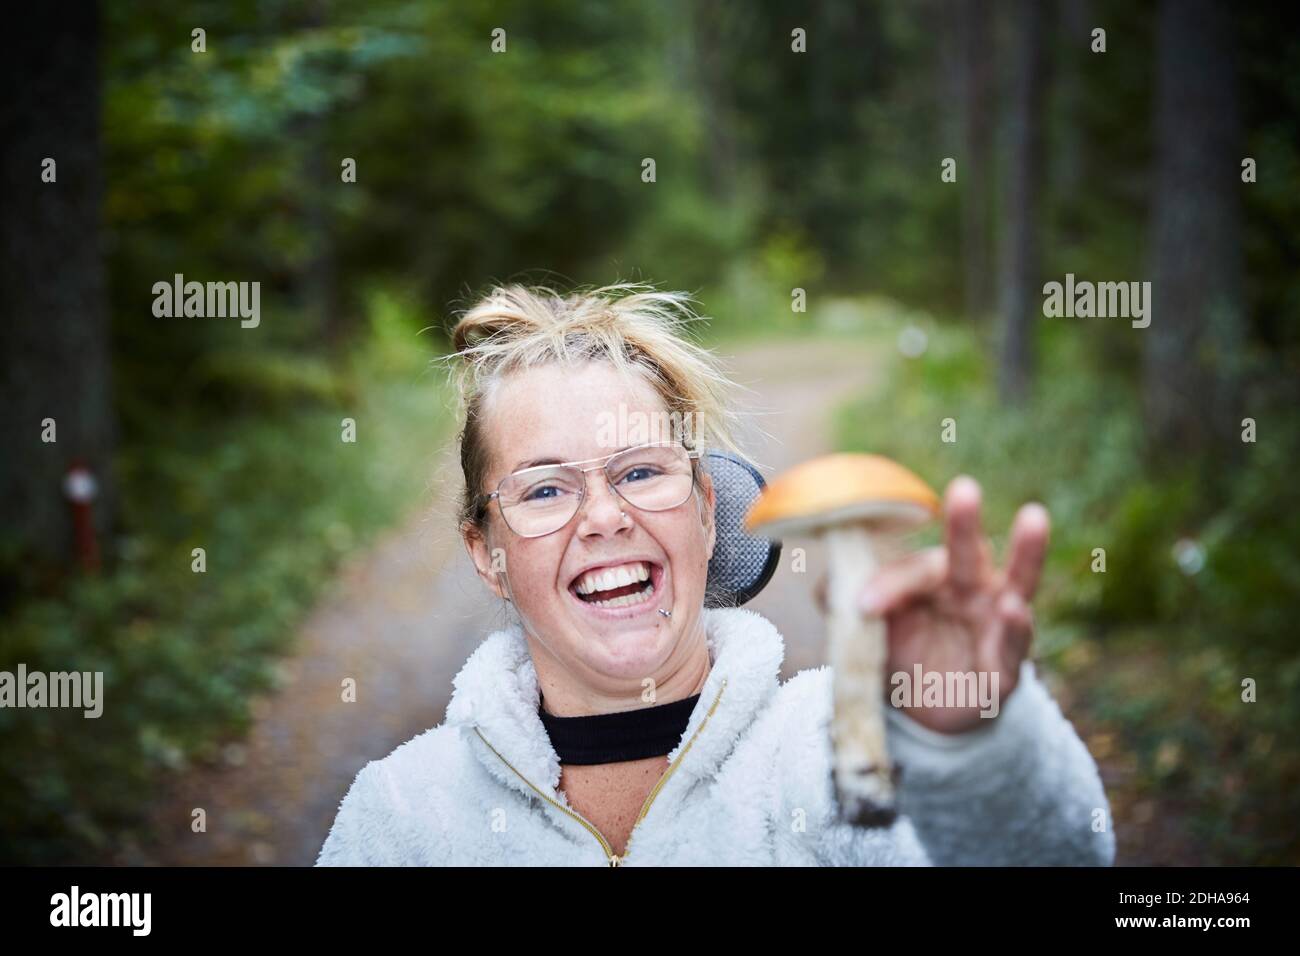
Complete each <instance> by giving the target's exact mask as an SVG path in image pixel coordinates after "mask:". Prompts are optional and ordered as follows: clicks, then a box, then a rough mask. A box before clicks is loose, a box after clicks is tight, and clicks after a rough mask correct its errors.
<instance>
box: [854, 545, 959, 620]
mask: <svg viewBox="0 0 1300 956" xmlns="http://www.w3.org/2000/svg"><path fill="white" fill-rule="evenodd" d="M947 575H948V552H947V551H946V550H944V548H942V547H933V548H925V549H923V550H921V551H914V552H912V553H911V554H909V555H907V556H905V557H902V558H899V559H898V560H897V561H894V562H892V563H890V564H887V565H885V566H884V567H882V568H881V569H880V570H879V571H877V572H876V574H875V576H874V577H872V579H871V580H870V581H869V582H867V585H866V587H865V588H863V590H862V593H861V595H859V598H858V609H859V610H860V611H862V613H863V614H868V615H872V616H876V615H881V614H888V613H889V612H890V611H892V610H894V609H895V608H898V607H901V606H902V605H904V604H906V603H907V602H909V601H911V600H913V599H915V598H917V597H921V596H923V595H926V594H930V593H932V592H933V591H935V590H936V589H937V588H938V587H939V586H940V585H941V584H943V583H944V579H945V578H946V577H947Z"/></svg>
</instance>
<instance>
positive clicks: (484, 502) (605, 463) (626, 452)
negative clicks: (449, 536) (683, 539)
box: [479, 441, 703, 538]
mask: <svg viewBox="0 0 1300 956" xmlns="http://www.w3.org/2000/svg"><path fill="white" fill-rule="evenodd" d="M669 447H679V448H682V449H683V450H684V451H685V453H686V458H687V459H688V460H689V461H690V462H691V482H690V484H688V485H687V486H686V494H684V495H683V496H682V498H681V500H680V501H674V502H673V503H672V504H669V505H664V506H663V507H661V508H645V507H643V506H641V505H637V504H635V503H633V502H632V501H630V500H629V499H628V497H627V496H626V495H625V494H624V493H623V492H622V491H621V490H620V489H619V487H618V485H617V483H616V482H615V481H614V480H613V478H612V476H611V473H610V472H611V469H610V465H612V464H613V463H614V462H616V461H617V460H619V459H620V458H625V457H627V456H631V455H635V454H636V453H638V452H643V451H644V450H645V449H647V448H669ZM702 455H703V452H702V451H700V450H699V449H694V450H692V449H690V448H686V446H685V445H684V444H683V443H682V442H679V441H661V442H647V443H646V444H644V445H635V446H633V447H632V448H624V449H623V450H622V451H616V452H614V453H613V454H610V455H605V456H603V457H601V458H588V459H585V460H584V461H566V462H561V463H559V464H554V465H536V466H534V467H532V468H523V469H520V470H519V471H515V472H511V473H510V474H508V475H506V476H505V477H504V478H502V479H501V481H500V482H498V483H497V490H496V491H493V492H490V493H488V494H484V495H480V496H479V513H480V514H484V513H486V511H487V507H488V504H489V503H490V502H491V501H492V499H494V498H495V499H497V508H498V510H499V511H500V512H501V519H502V520H503V521H504V522H505V524H506V527H507V528H509V529H510V531H511V532H512V533H513V534H516V535H519V537H521V538H542V537H545V536H546V535H548V534H555V532H557V531H559V530H560V529H561V528H563V527H564V526H565V525H567V524H568V523H569V522H570V521H572V520H573V519H574V516H575V515H577V514H578V513H579V512H580V511H582V504H583V502H584V501H586V500H587V472H589V471H597V470H603V471H604V472H605V483H606V484H607V485H608V486H609V487H610V488H611V489H612V490H613V492H614V493H615V494H616V495H618V497H619V498H620V499H622V500H623V501H625V502H627V503H628V504H629V505H631V506H632V507H633V508H636V509H637V510H638V511H670V510H671V509H673V508H676V507H677V506H678V505H680V504H681V503H682V502H683V501H685V500H686V499H687V498H689V497H690V496H691V491H692V489H693V488H694V486H695V464H696V462H698V461H699V460H700V457H701V456H702ZM592 462H594V463H595V464H590V463H592ZM588 464H590V467H587V468H579V467H578V466H579V465H588ZM559 468H568V469H571V470H573V471H577V472H580V473H581V474H582V491H581V493H580V494H579V495H578V499H577V503H576V504H575V505H574V506H573V514H571V515H569V517H568V518H566V519H565V520H564V521H563V522H562V523H560V524H559V525H557V526H556V527H554V528H552V529H551V530H549V531H541V532H538V533H536V534H521V533H520V532H519V531H517V530H515V528H514V527H513V526H512V525H511V524H510V519H509V518H508V517H506V512H505V508H504V507H502V505H501V489H502V487H503V486H504V485H505V483H506V482H507V481H511V480H517V479H518V478H519V477H521V476H523V477H525V478H526V477H527V476H528V475H530V474H539V475H540V474H542V473H543V472H546V471H554V470H555V469H559Z"/></svg>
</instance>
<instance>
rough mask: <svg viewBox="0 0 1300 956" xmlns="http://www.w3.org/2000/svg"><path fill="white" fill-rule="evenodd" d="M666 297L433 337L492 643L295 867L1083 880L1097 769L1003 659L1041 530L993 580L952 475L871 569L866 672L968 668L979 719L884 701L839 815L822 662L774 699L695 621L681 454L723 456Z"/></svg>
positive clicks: (773, 643) (579, 307)
mask: <svg viewBox="0 0 1300 956" xmlns="http://www.w3.org/2000/svg"><path fill="white" fill-rule="evenodd" d="M687 301H688V299H687V297H686V296H683V295H680V294H676V293H661V292H656V291H654V290H652V289H648V288H646V287H641V286H626V285H619V286H608V287H605V288H602V289H597V290H594V291H592V292H588V293H586V294H575V295H573V296H570V297H568V298H561V297H560V296H558V295H556V294H555V293H553V292H552V291H551V290H549V289H528V288H523V287H520V286H510V287H506V288H498V289H496V290H494V291H493V292H492V293H491V294H490V295H488V296H487V297H486V298H485V299H484V300H483V301H481V302H480V303H479V304H477V305H476V306H475V307H474V308H472V309H470V310H469V311H468V312H467V313H466V314H465V315H464V316H463V317H462V319H461V321H460V322H459V323H458V325H457V327H456V329H455V332H454V336H453V341H454V345H455V350H454V355H453V356H452V359H453V360H455V361H458V362H460V363H461V364H460V375H459V377H458V383H459V385H460V389H461V398H462V403H463V406H464V416H465V427H464V431H463V433H462V435H461V463H462V469H463V471H464V478H465V499H464V502H463V509H462V516H461V518H462V520H461V533H462V535H463V539H464V542H465V545H466V548H467V549H468V551H469V554H470V557H471V558H472V560H473V562H474V565H475V567H476V569H477V571H478V574H479V576H480V578H481V579H482V581H483V583H484V584H485V585H486V586H487V588H488V589H489V590H490V591H491V592H492V593H493V594H494V595H496V597H498V598H500V599H501V600H502V601H504V602H508V606H509V607H510V608H512V609H513V612H514V615H515V616H516V617H517V619H518V622H517V623H514V624H512V625H511V626H509V627H506V628H505V629H503V630H499V631H497V632H495V633H493V634H491V635H490V636H489V637H487V639H486V640H484V641H483V643H482V644H481V645H480V646H479V647H478V648H477V649H476V650H475V651H474V653H473V654H472V655H471V656H470V658H469V660H468V661H467V662H466V663H465V665H464V667H463V668H462V669H461V671H460V673H459V674H458V675H457V676H456V678H455V681H454V687H455V690H454V693H453V696H452V699H451V703H450V704H449V706H448V709H447V716H446V720H445V721H444V723H442V724H440V725H439V726H437V727H434V728H432V729H430V730H428V731H425V732H424V733H422V734H420V735H418V736H417V737H415V738H414V739H412V740H410V741H407V742H406V743H405V744H403V745H402V746H400V747H398V748H397V749H396V750H394V751H393V752H392V753H391V754H389V755H388V756H387V757H385V758H384V759H382V760H377V761H372V762H370V763H369V764H367V765H366V766H365V767H363V768H362V770H361V771H360V773H358V774H357V777H356V780H355V781H354V782H353V784H352V787H351V788H350V789H349V791H348V793H347V795H346V796H345V797H344V799H343V801H342V803H341V805H340V807H339V813H338V817H337V819H336V820H335V822H334V825H333V827H332V829H331V831H330V833H329V836H328V837H327V839H326V840H325V844H324V846H323V847H322V849H321V852H320V857H319V859H318V861H317V862H318V865H364V864H371V865H400V864H414V865H444V864H452V865H458V864H459V865H464V864H471V865H472V864H489V865H512V864H523V865H545V866H556V865H597V864H602V865H603V864H608V865H611V866H613V865H627V864H632V865H648V866H649V865H662V864H672V865H692V864H724V865H730V864H760V865H766V864H778V865H789V864H794V865H823V864H850V865H894V864H896V865H926V864H939V865H944V864H1103V865H1108V864H1110V863H1111V862H1112V860H1113V857H1114V837H1113V835H1112V833H1111V832H1110V826H1109V806H1108V804H1107V801H1106V796H1105V793H1104V791H1103V789H1102V785H1101V781H1100V779H1099V777H1098V773H1097V767H1096V765H1095V763H1094V762H1093V760H1092V757H1091V756H1090V755H1089V753H1088V751H1087V749H1086V748H1085V747H1084V745H1083V743H1082V742H1081V741H1080V740H1079V738H1078V736H1077V735H1076V734H1075V732H1074V730H1073V728H1072V727H1071V726H1070V724H1069V723H1068V722H1067V721H1066V720H1065V719H1064V717H1062V715H1061V713H1060V710H1059V708H1058V707H1057V706H1056V704H1055V703H1054V702H1053V701H1052V699H1051V697H1050V696H1049V695H1048V693H1047V691H1046V690H1045V689H1044V687H1043V685H1042V683H1040V681H1039V679H1038V677H1037V676H1036V674H1035V671H1034V667H1033V665H1032V663H1031V662H1030V661H1029V660H1028V659H1027V653H1028V650H1029V645H1030V641H1031V638H1032V620H1031V616H1030V612H1029V606H1028V602H1029V600H1030V599H1031V598H1032V595H1033V591H1034V588H1035V586H1036V582H1037V578H1038V574H1039V570H1040V567H1041V564H1042V560H1043V555H1044V552H1045V548H1046V541H1047V515H1046V512H1045V510H1044V509H1043V508H1042V507H1041V506H1039V505H1027V506H1025V507H1024V508H1022V509H1021V510H1020V513H1019V514H1018V515H1017V518H1016V522H1015V525H1014V527H1013V530H1012V539H1011V545H1010V555H1009V558H1008V563H1007V566H1006V568H1005V569H998V568H996V567H995V566H994V564H993V561H992V558H991V549H990V548H989V545H988V543H987V541H986V540H985V539H984V537H983V534H982V532H981V530H980V522H979V488H978V486H977V485H976V484H975V482H974V481H972V480H971V479H969V478H960V479H957V480H956V481H954V482H953V483H952V484H951V485H950V486H949V488H948V490H947V493H946V496H945V502H944V509H945V528H946V542H945V544H944V545H943V546H940V547H936V548H932V549H929V550H925V551H919V552H917V553H915V554H913V555H911V556H909V557H905V558H901V559H899V560H897V561H895V562H893V563H892V564H888V565H886V566H885V567H884V568H883V569H882V570H881V572H880V573H879V574H878V575H877V576H876V577H874V578H873V580H871V581H869V582H864V593H863V599H864V604H863V606H864V613H868V614H877V615H884V616H885V618H886V621H887V631H888V643H889V660H888V664H887V668H888V669H887V673H890V674H893V673H896V672H907V673H909V674H911V673H912V672H913V667H914V665H916V664H920V665H921V666H922V667H923V668H924V669H925V670H927V671H929V670H935V671H972V670H974V671H985V672H988V673H989V674H990V675H991V677H995V678H996V679H997V681H998V682H997V683H996V684H993V683H992V680H990V684H991V685H992V686H994V687H998V688H999V689H1000V698H1001V699H1000V701H999V706H998V711H999V712H998V713H997V716H996V717H993V718H991V719H988V718H981V717H980V715H979V713H978V712H975V711H973V710H972V709H970V708H963V709H959V708H956V707H950V708H946V709H945V708H925V707H915V708H910V709H907V710H902V709H895V708H888V709H887V719H888V727H889V748H890V752H891V754H892V756H893V758H894V760H895V761H896V765H897V766H898V767H900V768H901V774H900V779H899V788H898V808H899V811H900V812H899V815H898V816H897V817H896V818H895V820H894V821H893V823H892V824H891V825H889V826H883V827H875V828H865V827H854V826H850V825H848V824H845V823H842V822H840V821H839V819H838V818H837V813H836V810H837V807H836V803H835V796H834V791H833V787H832V781H831V773H830V768H831V762H832V755H831V739H830V733H829V721H830V714H831V672H830V669H829V668H828V667H821V668H817V669H812V670H805V671H803V672H801V673H799V674H797V675H796V676H795V677H793V678H791V679H790V680H789V681H787V682H786V683H784V684H781V683H780V681H779V671H780V666H781V660H782V656H783V653H784V648H783V641H782V637H781V635H780V634H779V633H778V632H777V631H776V629H775V628H774V627H773V626H772V624H771V623H770V622H768V621H767V620H766V619H765V618H763V617H762V616H760V615H758V614H756V613H754V612H752V611H749V610H746V609H744V608H738V607H727V608H712V607H710V608H706V607H705V591H706V581H707V571H708V566H709V559H710V557H711V555H712V553H713V549H714V544H715V540H716V535H715V527H714V503H715V492H714V487H713V484H712V482H711V480H710V478H709V475H708V474H707V472H706V471H705V470H704V469H703V468H701V467H700V459H699V451H700V449H701V448H702V447H705V446H715V447H724V448H729V449H732V450H737V451H738V449H736V447H735V442H734V440H733V438H732V424H733V422H732V414H731V412H730V411H729V408H728V405H727V402H726V387H727V384H728V383H727V381H726V379H725V378H724V377H723V376H722V375H721V374H720V373H719V371H718V370H717V368H716V366H715V364H714V363H713V361H712V356H711V354H710V353H709V352H707V351H705V350H703V349H701V348H699V347H698V346H696V345H695V344H693V343H692V342H690V341H689V340H688V339H687V338H686V337H685V336H684V335H682V334H681V332H682V325H683V321H684V320H686V319H689V318H691V317H692V316H691V314H690V312H689V309H688V307H687V306H686V305H685V303H686V302H687ZM613 421H618V422H622V423H628V422H632V423H638V422H640V423H650V426H651V429H652V431H651V432H650V433H649V434H650V437H651V438H652V439H654V438H656V436H655V435H654V433H653V427H654V423H656V422H659V423H662V422H665V421H671V422H673V423H674V424H680V423H681V422H684V421H689V422H691V423H692V426H693V428H692V431H693V433H694V434H693V435H692V438H691V440H679V439H680V434H678V435H674V436H672V438H671V439H670V440H663V439H662V432H661V433H659V435H658V437H657V440H651V441H645V437H646V433H642V435H641V438H640V440H638V441H635V442H629V441H623V440H620V438H619V437H617V436H615V437H611V434H612V433H611V431H610V423H611V422H613ZM629 445H630V446H632V447H631V448H630V450H628V449H626V448H625V446H629ZM884 692H885V689H884V688H882V693H884Z"/></svg>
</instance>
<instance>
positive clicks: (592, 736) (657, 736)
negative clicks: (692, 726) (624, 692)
mask: <svg viewBox="0 0 1300 956" xmlns="http://www.w3.org/2000/svg"><path fill="white" fill-rule="evenodd" d="M699 700H700V695H699V694H695V695H693V696H691V697H686V698H683V699H682V700H675V701H672V702H671V703H667V704H655V705H654V706H651V707H641V708H638V709H637V710H623V711H619V712H617V713H613V714H590V715H586V716H583V717H555V716H553V715H551V714H548V713H547V712H546V709H545V707H544V706H542V705H540V704H539V706H538V708H537V715H538V716H539V717H541V718H542V726H544V727H545V728H546V733H547V735H548V736H549V737H550V738H551V746H553V747H554V748H555V752H556V753H557V754H558V755H559V757H560V763H562V764H583V765H587V764H599V763H621V762H623V761H625V760H644V759H645V758H647V757H661V756H663V755H664V754H666V753H671V752H672V750H673V748H674V747H676V746H677V745H678V744H679V743H681V740H682V736H683V735H684V734H685V733H686V724H687V723H688V722H689V721H690V719H691V713H692V712H693V711H694V710H695V705H696V704H697V703H699Z"/></svg>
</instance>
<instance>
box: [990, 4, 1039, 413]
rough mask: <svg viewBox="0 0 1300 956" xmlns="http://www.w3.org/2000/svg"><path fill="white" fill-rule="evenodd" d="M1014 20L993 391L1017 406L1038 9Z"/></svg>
mask: <svg viewBox="0 0 1300 956" xmlns="http://www.w3.org/2000/svg"><path fill="white" fill-rule="evenodd" d="M1011 10H1012V14H1013V16H1014V23H1013V25H1012V26H1013V33H1014V36H1015V38H1016V40H1015V48H1016V49H1015V60H1014V63H1015V66H1014V73H1013V75H1012V79H1011V91H1010V103H1011V113H1010V117H1009V122H1008V138H1009V141H1008V163H1007V182H1006V186H1005V189H1004V193H1005V203H1006V205H1005V213H1004V215H1005V227H1004V228H1005V232H1004V235H1003V244H1002V292H1001V311H1002V334H1001V342H1000V349H1001V354H1000V356H999V362H998V391H999V395H1000V397H1001V399H1002V401H1003V402H1006V403H1008V404H1020V403H1021V402H1023V401H1024V399H1025V398H1026V396H1027V395H1028V392H1029V388H1030V383H1031V382H1032V380H1033V372H1034V355H1033V333H1034V324H1035V321H1034V320H1035V318H1036V316H1037V315H1038V314H1039V310H1040V309H1041V307H1042V306H1041V301H1042V300H1041V299H1040V298H1039V296H1040V286H1039V281H1038V280H1039V271H1038V270H1039V257H1038V241H1039V239H1038V216H1037V208H1038V199H1039V192H1040V183H1041V180H1042V166H1043V128H1042V127H1043V120H1042V107H1043V87H1044V85H1045V82H1046V68H1045V61H1044V55H1043V34H1044V25H1043V7H1042V4H1041V3H1040V2H1039V0H1017V2H1016V3H1013V4H1012V5H1011Z"/></svg>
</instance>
